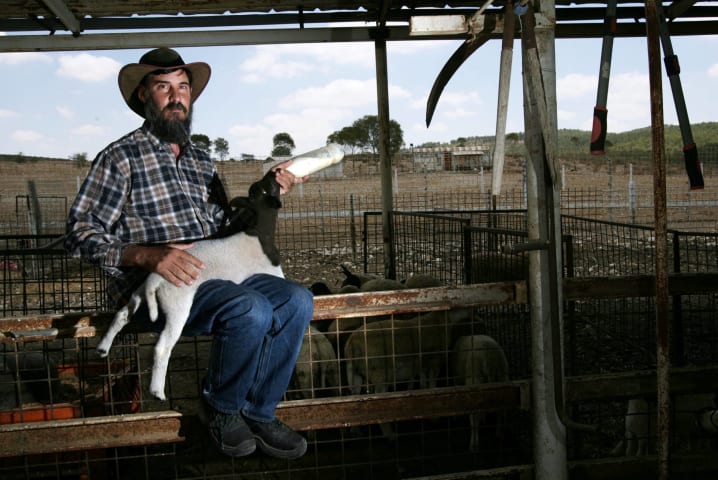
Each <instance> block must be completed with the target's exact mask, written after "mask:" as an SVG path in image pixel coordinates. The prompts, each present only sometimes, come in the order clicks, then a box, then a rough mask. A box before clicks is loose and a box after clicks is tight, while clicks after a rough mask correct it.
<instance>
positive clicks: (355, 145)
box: [327, 115, 404, 155]
mask: <svg viewBox="0 0 718 480" xmlns="http://www.w3.org/2000/svg"><path fill="white" fill-rule="evenodd" d="M330 142H334V143H338V144H339V145H344V146H345V147H348V148H349V149H350V151H351V153H359V152H371V153H373V154H374V155H376V154H377V153H379V118H378V117H377V116H376V115H365V116H363V117H362V118H360V119H358V120H355V121H354V123H352V124H351V125H350V126H348V127H344V128H342V129H341V130H337V131H336V132H334V133H332V134H331V135H329V137H327V143H330ZM403 146H404V131H403V130H402V129H401V125H399V122H397V121H396V120H389V153H391V154H394V153H396V152H398V151H399V150H401V147H403Z"/></svg>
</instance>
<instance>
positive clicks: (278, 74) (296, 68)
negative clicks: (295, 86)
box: [239, 48, 311, 83]
mask: <svg viewBox="0 0 718 480" xmlns="http://www.w3.org/2000/svg"><path fill="white" fill-rule="evenodd" d="M239 68H240V71H241V72H242V77H241V79H242V81H244V82H247V83H260V82H262V81H264V80H265V79H267V78H285V79H287V78H294V77H297V76H299V75H301V74H304V73H306V72H308V71H310V70H311V66H310V65H308V64H306V63H304V62H299V61H296V60H284V59H283V58H282V56H281V53H280V52H278V51H277V52H275V51H272V50H268V49H266V48H258V49H257V53H256V55H254V56H253V57H250V58H248V59H247V60H245V61H244V62H242V63H241V64H240V66H239Z"/></svg>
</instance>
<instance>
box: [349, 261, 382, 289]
mask: <svg viewBox="0 0 718 480" xmlns="http://www.w3.org/2000/svg"><path fill="white" fill-rule="evenodd" d="M341 267H342V272H344V276H345V277H346V278H345V279H344V281H343V282H342V287H345V286H347V285H354V286H355V287H358V288H361V286H362V284H363V283H365V282H367V281H369V280H373V279H376V278H379V277H377V276H376V275H367V274H359V273H354V272H352V271H351V270H349V269H348V268H347V267H346V265H342V266H341Z"/></svg>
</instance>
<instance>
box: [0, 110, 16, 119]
mask: <svg viewBox="0 0 718 480" xmlns="http://www.w3.org/2000/svg"><path fill="white" fill-rule="evenodd" d="M16 115H17V112H16V111H14V110H7V109H4V108H0V118H10V117H14V116H16Z"/></svg>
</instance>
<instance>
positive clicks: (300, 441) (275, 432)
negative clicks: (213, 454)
mask: <svg viewBox="0 0 718 480" xmlns="http://www.w3.org/2000/svg"><path fill="white" fill-rule="evenodd" d="M244 420H245V422H247V425H249V429H250V430H251V431H252V433H253V434H254V439H255V440H256V442H257V446H258V447H259V449H260V450H261V451H263V452H264V453H266V454H267V455H271V456H273V457H276V458H282V459H285V460H294V459H296V458H299V457H301V456H302V455H304V453H305V452H306V451H307V441H306V439H305V438H304V437H303V436H301V435H300V434H298V433H297V432H295V431H294V430H292V429H291V428H289V427H288V426H286V425H285V424H284V423H282V422H281V421H280V420H278V419H276V418H275V419H274V420H272V421H270V422H258V421H256V420H252V419H249V418H246V417H245V419H244Z"/></svg>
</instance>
